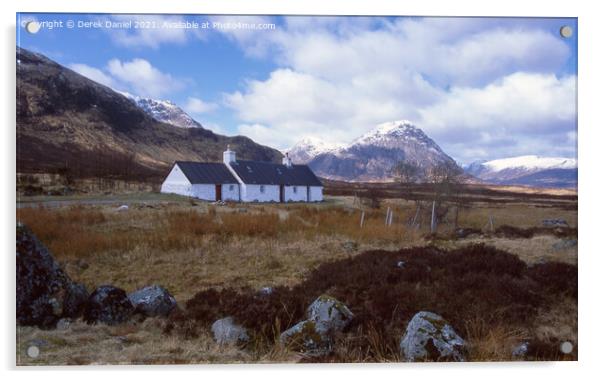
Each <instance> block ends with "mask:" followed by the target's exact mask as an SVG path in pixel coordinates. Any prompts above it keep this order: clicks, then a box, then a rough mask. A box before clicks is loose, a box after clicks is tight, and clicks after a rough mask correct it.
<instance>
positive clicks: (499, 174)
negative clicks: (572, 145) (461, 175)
mask: <svg viewBox="0 0 602 379" xmlns="http://www.w3.org/2000/svg"><path fill="white" fill-rule="evenodd" d="M464 170H465V171H466V172H467V173H468V174H470V175H473V176H475V177H477V178H479V179H481V180H483V181H485V182H488V183H495V184H518V185H527V186H535V187H550V188H576V187H577V173H578V168H577V160H575V159H571V158H557V157H553V158H549V157H539V156H536V155H525V156H519V157H511V158H504V159H496V160H492V161H479V162H474V163H472V164H470V165H468V166H467V167H465V168H464Z"/></svg>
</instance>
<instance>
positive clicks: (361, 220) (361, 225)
mask: <svg viewBox="0 0 602 379" xmlns="http://www.w3.org/2000/svg"><path fill="white" fill-rule="evenodd" d="M364 216H365V212H364V211H362V217H361V218H360V228H363V227H364Z"/></svg>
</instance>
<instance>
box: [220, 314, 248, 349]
mask: <svg viewBox="0 0 602 379" xmlns="http://www.w3.org/2000/svg"><path fill="white" fill-rule="evenodd" d="M211 332H212V333H213V339H214V340H215V342H217V343H218V344H220V345H226V344H236V343H245V342H248V341H249V335H248V334H247V330H246V329H245V328H244V327H242V326H240V325H237V324H236V323H234V319H233V318H232V317H225V318H222V319H219V320H217V321H216V322H214V323H213V325H211Z"/></svg>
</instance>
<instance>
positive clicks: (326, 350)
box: [280, 320, 333, 356]
mask: <svg viewBox="0 0 602 379" xmlns="http://www.w3.org/2000/svg"><path fill="white" fill-rule="evenodd" d="M280 343H281V344H282V345H284V346H287V347H288V348H289V349H291V350H295V351H299V352H302V353H304V354H306V355H311V356H322V355H328V354H330V353H331V352H332V349H333V339H332V337H331V336H330V335H328V334H324V333H321V332H320V331H319V330H318V328H317V326H316V322H314V321H311V320H303V321H301V322H299V323H297V324H295V325H294V326H293V327H291V328H289V329H287V330H285V331H284V332H283V333H282V334H280Z"/></svg>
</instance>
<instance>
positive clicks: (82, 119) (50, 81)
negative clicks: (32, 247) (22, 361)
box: [17, 48, 282, 179]
mask: <svg viewBox="0 0 602 379" xmlns="http://www.w3.org/2000/svg"><path fill="white" fill-rule="evenodd" d="M228 144H229V145H230V146H231V147H232V148H233V149H235V150H236V151H237V153H238V156H239V157H241V158H242V159H253V160H261V161H279V160H280V159H281V158H282V154H281V153H280V152H278V151H277V150H274V149H271V148H269V147H266V146H261V145H259V144H257V143H255V142H253V141H252V140H250V139H249V138H246V137H242V136H237V137H226V136H221V135H218V134H215V133H213V132H211V131H209V130H206V129H203V128H200V127H196V128H174V127H173V126H172V125H170V124H166V123H163V122H160V121H158V120H156V119H155V118H153V117H151V116H150V115H148V114H147V113H146V112H144V111H143V110H142V109H140V108H139V107H138V106H137V105H136V104H135V103H134V102H133V101H131V100H130V99H128V98H127V97H126V96H124V95H122V94H120V93H117V92H115V91H113V90H112V89H110V88H108V87H106V86H103V85H101V84H98V83H96V82H94V81H92V80H90V79H87V78H85V77H83V76H81V75H79V74H77V73H75V72H74V71H72V70H69V69H67V68H65V67H63V66H61V65H59V64H57V63H56V62H53V61H51V60H50V59H48V58H46V57H44V56H43V55H40V54H37V53H33V52H30V51H28V50H25V49H21V48H17V171H18V172H55V171H59V170H60V171H63V172H69V173H70V174H71V175H73V176H75V177H84V176H107V177H123V178H130V179H131V178H150V177H152V178H155V179H158V178H161V176H162V175H164V174H165V173H166V171H167V170H168V168H169V167H170V165H171V164H172V163H173V161H175V160H178V159H180V160H202V161H218V160H221V154H222V152H223V150H224V149H225V147H226V145H228Z"/></svg>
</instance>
